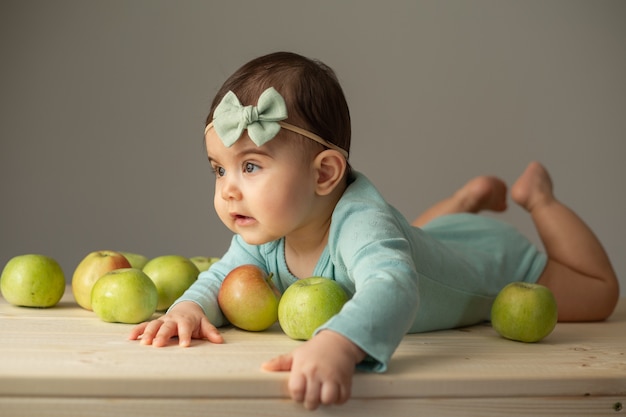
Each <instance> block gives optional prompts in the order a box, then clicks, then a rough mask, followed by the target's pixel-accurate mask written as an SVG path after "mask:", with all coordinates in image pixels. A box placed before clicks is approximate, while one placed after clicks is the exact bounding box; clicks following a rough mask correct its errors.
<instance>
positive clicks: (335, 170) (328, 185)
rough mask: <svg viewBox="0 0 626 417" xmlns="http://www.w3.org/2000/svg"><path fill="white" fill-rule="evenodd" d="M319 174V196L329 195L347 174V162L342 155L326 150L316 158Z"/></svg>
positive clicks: (317, 189) (316, 167)
mask: <svg viewBox="0 0 626 417" xmlns="http://www.w3.org/2000/svg"><path fill="white" fill-rule="evenodd" d="M314 164H315V169H316V172H317V188H316V191H317V194H318V195H328V194H330V193H332V192H333V190H335V188H337V186H338V185H340V184H341V183H342V180H343V176H344V174H345V172H346V166H347V162H346V159H345V158H344V157H343V155H341V153H339V152H337V151H335V150H333V149H326V150H325V151H322V152H320V153H319V154H318V155H317V156H316V157H315V161H314Z"/></svg>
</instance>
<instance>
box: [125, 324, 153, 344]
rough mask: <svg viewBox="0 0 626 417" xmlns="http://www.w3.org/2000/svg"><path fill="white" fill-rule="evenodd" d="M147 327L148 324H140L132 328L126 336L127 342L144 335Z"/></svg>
mask: <svg viewBox="0 0 626 417" xmlns="http://www.w3.org/2000/svg"><path fill="white" fill-rule="evenodd" d="M147 326H148V322H147V321H146V322H144V323H140V324H138V325H136V326H135V327H133V328H132V330H131V331H130V334H129V335H128V340H137V339H139V337H140V336H141V335H142V334H143V333H144V331H145V329H146V327H147Z"/></svg>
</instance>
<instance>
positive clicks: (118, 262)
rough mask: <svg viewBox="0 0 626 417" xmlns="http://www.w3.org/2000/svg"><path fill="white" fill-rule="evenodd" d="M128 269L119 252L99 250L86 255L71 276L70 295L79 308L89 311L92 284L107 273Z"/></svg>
mask: <svg viewBox="0 0 626 417" xmlns="http://www.w3.org/2000/svg"><path fill="white" fill-rule="evenodd" d="M119 268H130V262H128V259H126V258H125V257H124V255H122V254H121V253H119V252H115V251H112V250H99V251H95V252H91V253H89V254H87V256H85V257H84V258H83V259H82V260H81V261H80V262H79V264H78V265H77V266H76V269H75V270H74V275H72V293H73V294H74V299H75V300H76V302H77V303H78V305H79V306H81V307H82V308H84V309H86V310H91V289H92V288H93V284H95V283H96V281H97V280H98V279H100V277H101V276H102V275H104V274H106V273H107V272H110V271H113V270H115V269H119Z"/></svg>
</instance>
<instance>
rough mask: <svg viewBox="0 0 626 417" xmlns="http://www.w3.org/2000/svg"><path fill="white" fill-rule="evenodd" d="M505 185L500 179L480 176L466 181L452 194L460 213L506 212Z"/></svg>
mask: <svg viewBox="0 0 626 417" xmlns="http://www.w3.org/2000/svg"><path fill="white" fill-rule="evenodd" d="M506 189H507V187H506V184H505V182H504V181H502V180H501V179H500V178H496V177H489V176H486V175H485V176H480V177H476V178H473V179H471V180H470V181H468V182H467V183H466V184H465V185H464V186H463V187H462V188H460V189H459V190H458V191H457V192H456V193H454V196H453V198H454V199H456V200H457V201H458V204H459V211H460V212H469V213H478V212H480V211H482V210H491V211H504V210H506Z"/></svg>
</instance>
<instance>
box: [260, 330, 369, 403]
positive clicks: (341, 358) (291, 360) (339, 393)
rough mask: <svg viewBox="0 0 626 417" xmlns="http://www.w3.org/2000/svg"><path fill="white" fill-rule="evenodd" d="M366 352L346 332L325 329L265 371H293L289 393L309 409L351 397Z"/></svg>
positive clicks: (274, 360) (279, 358) (278, 359)
mask: <svg viewBox="0 0 626 417" xmlns="http://www.w3.org/2000/svg"><path fill="white" fill-rule="evenodd" d="M365 356H366V354H365V352H364V351H363V350H361V349H360V348H359V347H358V346H357V345H355V344H354V343H352V342H351V341H350V340H349V339H347V338H346V337H344V336H343V335H341V334H339V333H336V332H334V331H332V330H323V331H321V332H319V333H318V334H316V335H315V336H314V337H313V338H312V339H311V340H309V341H307V342H305V343H303V344H302V345H301V346H299V347H298V348H296V349H294V350H293V351H292V352H291V353H288V354H285V355H281V356H278V357H276V358H274V359H271V360H269V361H268V362H265V363H264V364H263V366H262V367H263V369H265V370H266V371H274V372H276V371H291V373H290V375H289V385H288V387H289V393H290V394H291V398H293V399H294V400H295V401H298V402H301V403H304V406H305V407H306V408H307V409H309V410H315V409H316V408H317V407H318V406H319V405H320V404H325V405H329V404H343V403H345V402H346V401H347V400H348V399H349V398H350V391H351V387H352V375H353V374H354V370H355V366H356V364H357V363H359V362H361V361H362V360H363V359H364V358H365Z"/></svg>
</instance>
